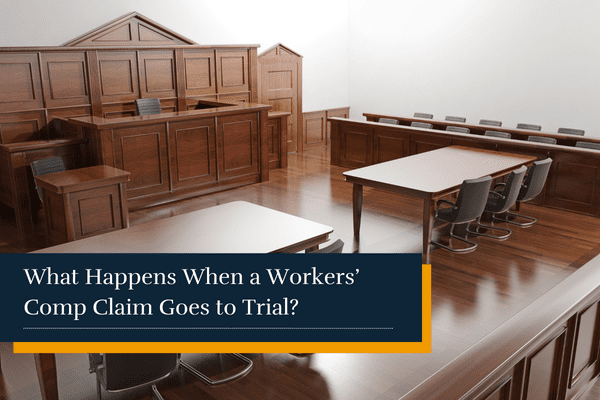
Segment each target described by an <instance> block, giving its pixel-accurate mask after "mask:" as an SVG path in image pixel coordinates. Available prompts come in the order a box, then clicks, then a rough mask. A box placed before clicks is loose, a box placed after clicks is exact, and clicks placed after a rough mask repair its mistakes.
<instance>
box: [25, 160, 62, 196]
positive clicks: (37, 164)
mask: <svg viewBox="0 0 600 400" xmlns="http://www.w3.org/2000/svg"><path fill="white" fill-rule="evenodd" d="M30 165H31V172H32V174H33V177H34V178H35V177H36V176H41V175H46V174H51V173H53V172H61V171H66V170H67V166H66V165H65V160H63V158H62V157H58V156H57V157H48V158H42V159H41V160H35V161H32V162H31V164H30ZM35 190H37V192H38V196H39V197H40V201H42V202H43V201H44V196H43V194H42V188H41V187H39V186H38V185H37V184H36V185H35Z"/></svg>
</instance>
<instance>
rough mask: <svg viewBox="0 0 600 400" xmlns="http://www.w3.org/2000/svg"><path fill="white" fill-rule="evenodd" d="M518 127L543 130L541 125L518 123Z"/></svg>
mask: <svg viewBox="0 0 600 400" xmlns="http://www.w3.org/2000/svg"><path fill="white" fill-rule="evenodd" d="M517 129H529V130H530V131H541V130H542V126H541V125H531V124H517Z"/></svg>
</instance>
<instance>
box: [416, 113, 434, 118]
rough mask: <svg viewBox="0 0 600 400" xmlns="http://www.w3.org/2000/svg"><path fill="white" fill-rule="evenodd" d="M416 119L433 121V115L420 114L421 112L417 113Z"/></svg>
mask: <svg viewBox="0 0 600 400" xmlns="http://www.w3.org/2000/svg"><path fill="white" fill-rule="evenodd" d="M414 116H415V117H416V118H427V119H433V114H427V113H420V112H416V113H415V115H414Z"/></svg>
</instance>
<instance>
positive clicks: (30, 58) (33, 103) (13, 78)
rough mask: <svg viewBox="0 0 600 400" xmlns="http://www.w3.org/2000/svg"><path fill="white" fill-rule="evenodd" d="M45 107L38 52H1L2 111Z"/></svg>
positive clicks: (0, 84)
mask: <svg viewBox="0 0 600 400" xmlns="http://www.w3.org/2000/svg"><path fill="white" fill-rule="evenodd" d="M43 107H44V99H43V94H42V82H41V77H40V65H39V59H38V54H37V52H31V53H3V54H0V112H10V111H24V110H32V109H39V108H43Z"/></svg>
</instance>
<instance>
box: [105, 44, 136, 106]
mask: <svg viewBox="0 0 600 400" xmlns="http://www.w3.org/2000/svg"><path fill="white" fill-rule="evenodd" d="M98 73H99V76H100V93H101V99H102V104H106V103H117V102H132V101H134V100H135V99H138V98H139V97H140V90H139V81H138V65H137V57H136V52H135V51H122V52H121V51H99V52H98Z"/></svg>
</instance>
